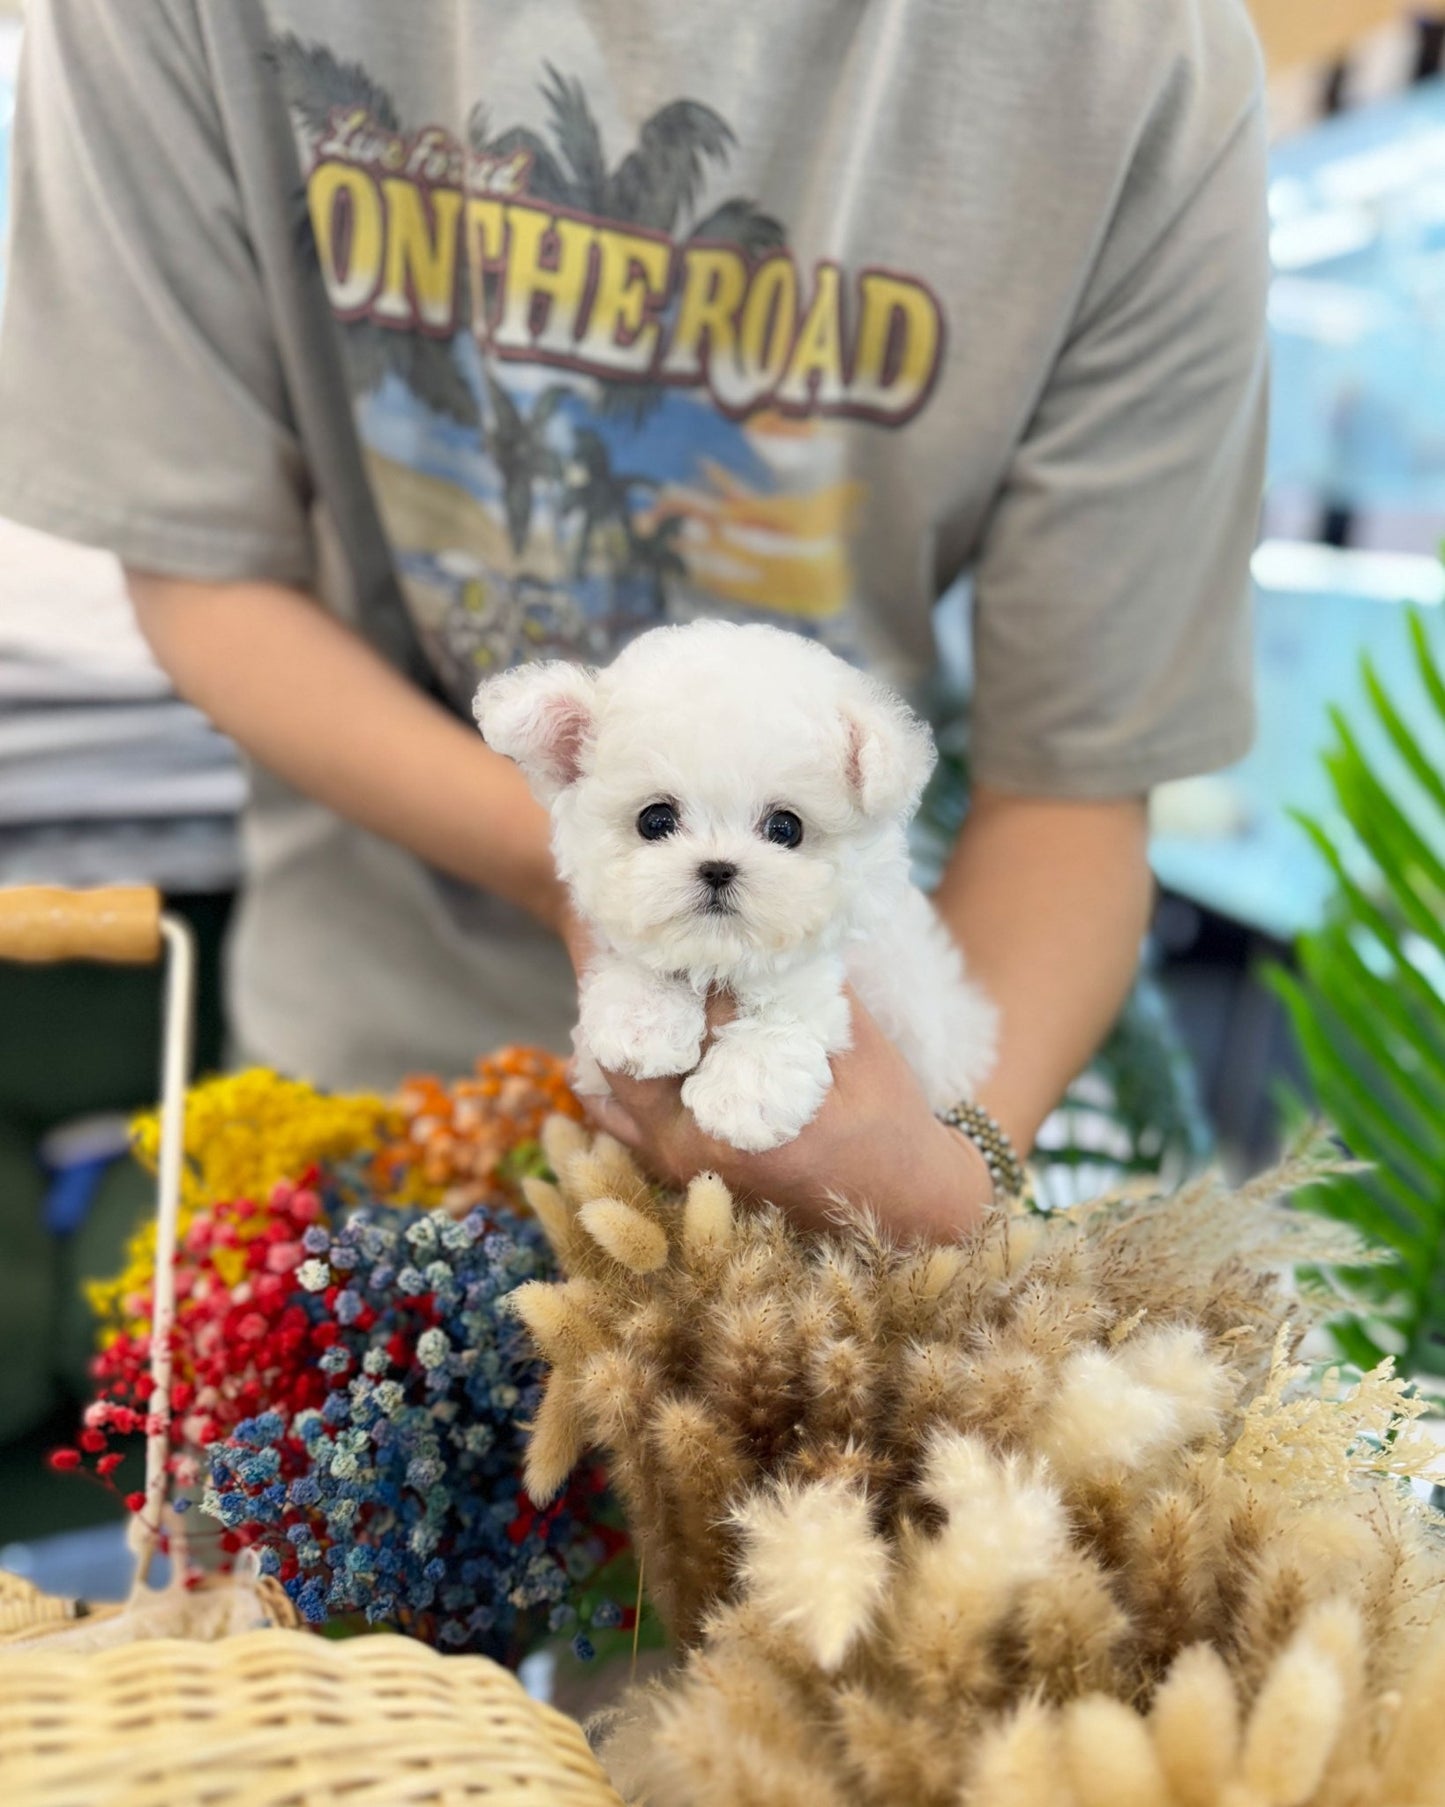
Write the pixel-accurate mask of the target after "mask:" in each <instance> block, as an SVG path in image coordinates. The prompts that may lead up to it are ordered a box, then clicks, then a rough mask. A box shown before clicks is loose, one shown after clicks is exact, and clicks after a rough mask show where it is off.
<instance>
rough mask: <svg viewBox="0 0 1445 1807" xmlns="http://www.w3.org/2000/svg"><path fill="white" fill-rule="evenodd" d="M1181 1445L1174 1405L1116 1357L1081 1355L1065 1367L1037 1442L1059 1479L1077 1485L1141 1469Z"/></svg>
mask: <svg viewBox="0 0 1445 1807" xmlns="http://www.w3.org/2000/svg"><path fill="white" fill-rule="evenodd" d="M1182 1440H1183V1425H1182V1420H1181V1417H1180V1413H1179V1409H1178V1407H1177V1406H1176V1404H1175V1402H1174V1400H1173V1399H1172V1398H1171V1397H1170V1396H1169V1395H1168V1394H1167V1393H1163V1392H1160V1391H1159V1390H1158V1389H1157V1388H1155V1387H1151V1386H1145V1385H1144V1384H1143V1383H1142V1382H1141V1381H1138V1380H1136V1379H1135V1378H1134V1377H1133V1375H1131V1374H1130V1372H1129V1371H1128V1369H1127V1368H1126V1367H1125V1366H1124V1364H1123V1362H1122V1360H1121V1359H1120V1357H1119V1356H1118V1355H1114V1354H1110V1353H1109V1352H1108V1351H1107V1350H1104V1349H1098V1348H1087V1349H1080V1350H1078V1351H1077V1352H1076V1353H1075V1354H1073V1355H1071V1356H1070V1357H1069V1358H1068V1360H1067V1361H1065V1362H1064V1364H1063V1366H1062V1368H1061V1370H1060V1372H1059V1378H1058V1387H1057V1392H1056V1393H1055V1396H1054V1404H1053V1409H1052V1410H1051V1411H1050V1413H1049V1415H1048V1418H1047V1420H1046V1421H1045V1423H1044V1425H1043V1427H1042V1431H1041V1434H1040V1437H1039V1442H1040V1444H1041V1446H1042V1448H1043V1451H1044V1453H1045V1455H1046V1456H1047V1457H1048V1458H1049V1462H1050V1464H1051V1465H1052V1466H1053V1468H1054V1469H1055V1471H1056V1472H1057V1473H1058V1474H1059V1475H1060V1477H1061V1478H1062V1479H1063V1480H1064V1481H1065V1482H1066V1483H1070V1484H1074V1485H1078V1484H1080V1483H1087V1482H1090V1481H1095V1480H1102V1479H1103V1478H1104V1477H1106V1476H1107V1475H1109V1474H1111V1473H1115V1472H1118V1471H1120V1470H1124V1471H1128V1470H1129V1469H1134V1468H1139V1467H1142V1466H1143V1464H1144V1463H1145V1462H1146V1461H1147V1460H1148V1459H1149V1458H1150V1457H1151V1456H1153V1455H1154V1454H1155V1453H1156V1452H1157V1451H1159V1450H1160V1449H1164V1448H1168V1447H1169V1446H1170V1445H1172V1444H1174V1443H1177V1442H1180V1441H1182Z"/></svg>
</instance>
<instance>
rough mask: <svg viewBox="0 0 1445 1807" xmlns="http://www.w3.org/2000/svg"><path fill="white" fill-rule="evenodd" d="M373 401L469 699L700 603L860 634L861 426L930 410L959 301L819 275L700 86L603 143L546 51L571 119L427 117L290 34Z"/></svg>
mask: <svg viewBox="0 0 1445 1807" xmlns="http://www.w3.org/2000/svg"><path fill="white" fill-rule="evenodd" d="M276 50H277V60H278V65H279V67H280V70H281V73H282V78H283V81H284V84H285V89H286V96H287V100H288V103H289V104H290V107H291V110H292V116H293V118H294V120H295V121H296V126H297V131H298V134H299V136H300V140H301V148H302V153H303V167H304V169H305V170H306V178H307V191H308V199H309V203H310V214H311V221H312V227H313V230H314V233H315V238H316V246H317V252H318V255H319V258H320V264H321V270H322V274H323V276H324V278H325V281H326V285H327V290H328V293H329V296H330V300H331V305H332V309H333V311H334V313H335V315H336V316H337V318H338V320H339V321H341V322H342V329H343V335H344V344H345V353H346V363H347V369H348V373H349V378H350V382H351V387H352V390H353V394H354V397H355V405H356V417H357V424H358V429H359V433H360V437H361V441H362V445H363V448H364V451H365V454H366V459H367V464H368V468H369V470H370V473H371V477H372V481H373V484H374V487H375V490H376V494H377V500H378V504H379V506H380V509H381V513H382V518H383V521H384V523H385V525H386V529H387V532H388V535H389V537H390V540H391V543H392V547H393V550H394V553H395V555H396V560H397V566H398V571H399V574H400V577H401V580H402V584H403V588H404V590H405V593H406V597H407V602H408V606H409V608H410V609H411V611H412V613H413V616H414V618H415V620H416V624H417V628H418V631H419V632H420V634H421V637H422V639H423V642H424V643H425V645H426V648H427V651H428V653H429V655H430V656H431V658H432V660H433V662H434V663H435V665H436V667H437V669H438V672H439V674H440V675H441V676H442V678H443V680H444V681H445V682H446V684H447V687H448V689H449V690H450V691H451V692H452V693H453V694H454V695H455V696H456V697H457V699H458V701H466V700H467V699H469V698H470V696H471V693H472V691H473V689H474V688H475V686H476V683H477V681H478V679H479V678H480V677H482V676H484V675H485V674H486V673H487V672H488V671H491V670H494V669H496V668H498V667H499V666H504V665H508V664H512V663H514V662H516V661H517V660H518V659H522V658H532V657H554V656H562V657H571V658H580V659H584V660H588V661H599V662H600V661H604V660H606V659H607V658H609V657H610V656H611V655H612V653H613V652H614V651H615V650H616V648H617V647H618V645H619V644H620V643H621V642H623V641H624V640H626V639H628V638H629V637H631V636H632V635H633V634H635V633H638V632H641V631H642V630H643V629H645V628H648V627H652V626H655V625H657V624H658V623H659V622H663V621H684V620H688V619H690V618H691V617H692V616H694V615H697V614H706V615H728V616H731V617H733V618H735V619H764V620H768V619H771V620H774V621H778V622H780V623H782V624H784V625H787V626H790V627H792V628H795V629H797V630H799V631H801V632H804V633H809V634H812V635H816V636H817V637H819V638H822V639H824V640H826V641H827V642H828V643H829V644H830V645H833V646H834V647H835V648H836V649H837V650H838V651H840V652H842V653H844V654H847V653H849V652H850V651H852V650H853V634H852V625H851V606H850V605H851V604H852V602H853V599H854V574H853V569H852V563H851V559H850V553H849V544H850V538H851V535H852V534H853V533H854V532H855V531H856V528H857V525H858V521H859V516H860V513H861V509H862V504H863V500H864V497H863V491H862V485H861V484H860V483H859V482H858V481H856V480H855V479H853V478H852V477H850V475H849V471H848V466H847V459H846V439H845V433H844V430H843V425H842V423H844V422H849V421H854V422H864V423H873V424H874V425H875V426H876V427H877V428H880V429H886V428H890V427H898V426H902V425H904V424H905V423H906V422H907V421H909V420H910V419H912V418H913V417H914V416H915V415H916V414H917V413H918V411H919V410H920V409H921V408H922V407H923V406H924V405H925V404H926V403H927V401H928V398H929V395H930V393H931V391H932V388H933V385H934V381H935V379H936V377H937V375H938V371H939V367H940V364H941V361H942V356H943V347H944V323H943V319H942V315H941V312H940V310H939V307H938V303H937V301H936V300H935V298H934V296H933V294H932V293H931V291H930V290H929V289H928V288H927V286H926V285H925V284H924V283H922V282H921V281H918V280H916V279H914V278H912V277H909V276H907V275H904V274H901V273H898V272H896V271H892V270H885V269H874V268H866V267H865V268H860V269H851V270H850V269H845V268H843V267H841V266H840V265H838V264H836V263H831V262H828V261H823V262H819V263H818V264H816V265H815V266H814V267H813V268H812V269H811V270H808V269H805V268H802V267H800V265H799V263H798V262H797V260H796V259H795V258H794V257H793V255H792V254H791V253H790V251H789V249H788V246H787V242H786V235H785V232H784V229H783V227H782V226H781V225H780V224H779V222H778V221H777V220H775V219H773V218H772V217H770V216H769V215H768V214H767V213H766V212H764V211H763V210H762V209H761V208H759V207H758V206H757V205H756V204H755V203H754V202H752V201H750V200H747V199H745V198H742V197H740V196H736V195H730V194H728V193H726V191H722V192H719V182H720V178H721V176H722V175H723V173H724V171H725V165H726V164H727V162H728V159H729V157H730V155H731V152H732V150H733V148H734V145H735V142H736V141H735V138H734V135H733V133H732V131H731V129H730V128H729V127H728V125H727V123H726V122H725V121H724V120H723V119H722V118H721V117H720V116H719V115H718V114H717V113H716V112H715V111H713V110H712V109H711V108H710V107H707V106H704V105H702V104H701V103H699V102H697V101H692V100H678V101H674V102H672V103H671V104H669V105H667V106H664V107H662V108H661V109H660V110H659V111H657V112H656V113H654V114H653V115H652V116H651V118H649V119H648V120H647V121H646V122H645V123H644V124H643V126H642V128H641V130H640V132H639V134H638V136H637V141H636V143H635V144H634V145H633V146H632V148H631V149H630V150H628V151H626V153H625V154H624V155H623V156H622V157H621V158H620V159H617V160H615V161H611V160H609V157H608V154H607V151H606V149H605V147H604V145H603V143H602V138H601V134H600V131H599V128H598V126H597V123H596V120H595V118H594V116H593V113H592V110H591V108H590V107H589V104H588V101H587V97H586V95H585V94H584V92H583V91H582V88H581V86H580V85H579V84H578V83H577V82H575V81H572V80H569V79H568V78H567V77H566V76H564V75H562V74H560V73H558V71H557V70H555V69H554V68H552V66H551V65H550V64H549V65H547V66H546V71H545V80H544V81H543V82H542V83H541V85H540V89H539V93H540V97H541V100H542V103H543V106H544V108H545V115H546V127H547V129H546V132H545V133H539V132H537V131H534V130H533V129H532V128H531V127H530V126H526V125H510V126H503V127H501V128H498V126H497V125H496V123H495V122H494V121H493V120H492V119H491V118H490V116H489V114H488V112H487V109H486V108H485V107H484V106H483V105H481V104H478V105H476V106H474V107H473V109H472V111H471V114H470V117H469V119H468V121H467V126H466V132H465V137H464V139H459V138H458V137H456V136H455V135H453V134H451V133H449V132H447V131H446V130H444V129H443V128H441V127H440V126H437V125H434V124H432V125H428V124H423V125H421V126H417V127H408V126H407V125H405V124H404V123H403V122H402V120H401V119H400V118H399V116H398V114H397V111H396V108H395V106H394V105H393V103H392V101H391V99H390V97H389V96H388V95H387V93H386V92H385V90H384V89H383V88H381V87H380V86H379V85H378V84H377V83H376V82H375V81H373V80H372V79H371V77H370V76H368V75H367V73H366V72H365V71H364V70H363V69H362V68H360V67H359V66H358V65H356V64H349V63H342V62H340V61H338V60H337V59H336V58H335V57H334V55H333V54H332V53H331V52H330V51H329V50H327V49H326V48H324V47H321V46H316V45H308V44H303V43H301V42H300V41H299V40H298V39H296V38H295V37H290V36H288V37H285V38H282V39H280V40H278V42H277V45H276Z"/></svg>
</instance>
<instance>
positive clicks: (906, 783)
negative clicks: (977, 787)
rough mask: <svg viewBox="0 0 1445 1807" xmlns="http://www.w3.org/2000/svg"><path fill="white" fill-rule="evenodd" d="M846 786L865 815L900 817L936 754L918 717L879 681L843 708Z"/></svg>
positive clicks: (908, 810) (907, 812)
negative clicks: (878, 683)
mask: <svg viewBox="0 0 1445 1807" xmlns="http://www.w3.org/2000/svg"><path fill="white" fill-rule="evenodd" d="M843 727H844V733H845V745H846V748H847V753H846V758H847V776H848V786H849V789H850V790H851V791H852V792H853V795H854V797H855V798H856V799H857V801H858V807H859V808H860V809H861V810H862V811H863V814H864V815H865V816H870V817H873V818H874V819H876V820H880V821H881V820H883V819H884V818H886V817H889V816H899V817H902V818H904V819H905V820H906V819H907V818H908V817H910V816H911V815H912V814H913V812H914V810H915V809H917V807H918V800H919V798H920V797H921V796H922V795H923V787H924V785H925V784H927V783H928V779H929V774H930V773H931V772H932V771H933V767H934V763H935V761H936V759H937V757H938V755H937V752H936V750H935V748H934V745H933V736H932V734H930V733H929V731H928V729H927V728H926V727H925V726H924V724H923V723H922V722H921V721H919V719H918V717H917V716H916V715H914V714H913V712H912V711H911V710H910V709H908V708H907V707H906V706H905V705H904V704H903V703H902V702H900V701H899V699H898V698H897V697H895V696H893V695H892V694H891V692H889V691H886V690H884V689H883V687H882V686H881V685H876V686H875V685H872V684H870V685H868V686H867V688H866V690H865V691H864V693H863V694H862V695H861V696H859V697H856V698H852V699H850V700H849V701H848V702H847V703H846V704H845V705H844V709H843Z"/></svg>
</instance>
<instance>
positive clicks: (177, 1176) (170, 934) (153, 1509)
mask: <svg viewBox="0 0 1445 1807" xmlns="http://www.w3.org/2000/svg"><path fill="white" fill-rule="evenodd" d="M162 953H164V954H165V957H166V999H165V1034H164V1041H163V1047H162V1055H161V1145H160V1158H159V1160H158V1162H157V1164H156V1271H155V1291H154V1295H153V1301H152V1306H151V1361H150V1371H151V1381H152V1392H151V1399H150V1429H149V1432H148V1434H147V1436H146V1489H145V1496H146V1503H145V1510H144V1512H143V1514H142V1516H141V1520H140V1527H139V1547H138V1548H137V1551H136V1559H137V1561H136V1586H137V1588H139V1587H140V1586H141V1585H142V1584H143V1583H144V1581H145V1576H146V1572H147V1570H148V1569H149V1567H150V1560H151V1556H152V1554H153V1553H154V1550H155V1545H156V1539H157V1537H158V1535H159V1532H160V1523H161V1511H162V1509H163V1507H164V1505H165V1497H166V1457H167V1456H168V1454H169V1453H170V1416H171V1326H172V1323H173V1322H174V1319H175V1309H176V1276H175V1257H176V1238H177V1221H178V1217H179V1213H180V1197H181V1163H182V1161H183V1159H184V1153H185V1110H186V1084H187V1082H188V1080H189V1078H190V1069H191V1025H192V1020H193V1016H194V1008H195V988H196V982H195V974H196V949H195V941H194V939H193V938H192V935H191V930H190V926H189V924H188V923H186V922H184V921H183V920H182V919H181V918H180V917H178V916H173V915H171V914H170V912H169V911H167V910H163V909H162V908H161V899H160V893H159V892H157V891H156V890H154V889H153V888H152V887H151V886H149V885H113V886H109V887H106V888H104V889H102V890H98V891H69V890H65V889H62V888H61V887H60V886H54V885H21V886H16V887H13V888H9V889H3V890H0V960H21V961H25V962H27V963H30V964H38V963H41V962H45V961H60V960H101V961H106V962H108V963H112V964H116V965H125V966H141V965H150V964H152V963H153V962H155V961H156V960H158V959H159V958H160V957H161V955H162Z"/></svg>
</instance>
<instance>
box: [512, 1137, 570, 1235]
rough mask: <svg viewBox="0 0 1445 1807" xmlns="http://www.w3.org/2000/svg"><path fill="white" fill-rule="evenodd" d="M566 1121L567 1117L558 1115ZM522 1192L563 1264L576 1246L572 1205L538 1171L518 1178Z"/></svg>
mask: <svg viewBox="0 0 1445 1807" xmlns="http://www.w3.org/2000/svg"><path fill="white" fill-rule="evenodd" d="M561 1121H562V1122H564V1123H566V1122H569V1121H570V1119H569V1118H566V1117H564V1118H562V1119H561ZM522 1196H523V1198H525V1199H526V1201H527V1203H528V1205H529V1206H530V1207H531V1210H532V1215H533V1216H534V1217H535V1218H536V1219H537V1222H538V1223H539V1224H541V1226H542V1234H543V1235H544V1236H545V1237H546V1238H547V1240H548V1242H549V1243H550V1244H551V1245H552V1252H553V1254H554V1255H556V1257H557V1259H558V1260H559V1261H560V1262H561V1263H562V1264H563V1265H564V1266H566V1264H567V1262H568V1260H569V1258H570V1257H571V1255H572V1253H573V1250H574V1248H575V1246H576V1232H575V1231H574V1229H573V1227H572V1207H571V1206H570V1205H569V1204H568V1203H567V1201H566V1199H565V1198H563V1196H562V1194H561V1193H560V1192H559V1191H558V1189H557V1188H556V1187H555V1186H554V1185H553V1184H552V1182H551V1181H550V1180H544V1179H543V1178H541V1176H540V1175H539V1174H535V1173H529V1174H525V1175H524V1176H523V1179H522Z"/></svg>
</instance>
